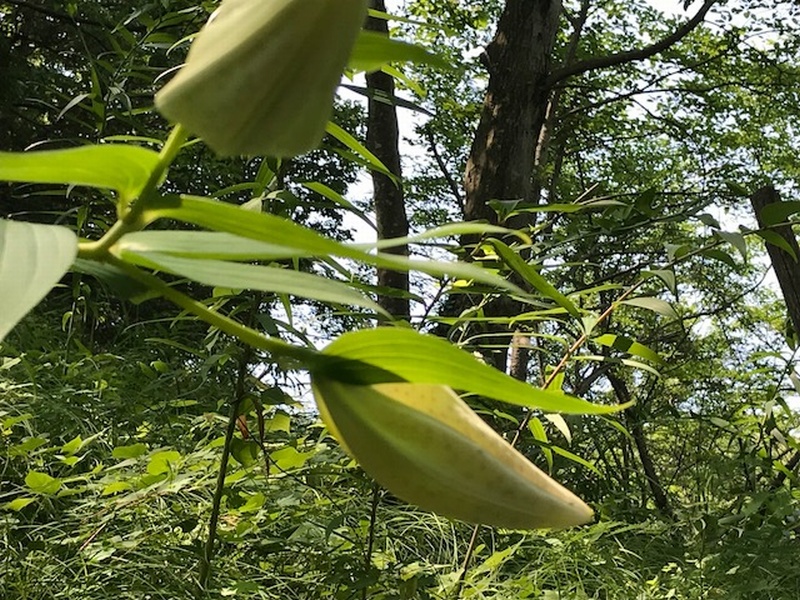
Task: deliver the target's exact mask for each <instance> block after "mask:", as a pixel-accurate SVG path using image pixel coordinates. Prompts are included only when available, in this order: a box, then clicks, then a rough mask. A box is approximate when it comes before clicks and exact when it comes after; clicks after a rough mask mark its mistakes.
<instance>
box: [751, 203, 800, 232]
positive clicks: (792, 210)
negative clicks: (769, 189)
mask: <svg viewBox="0 0 800 600" xmlns="http://www.w3.org/2000/svg"><path fill="white" fill-rule="evenodd" d="M799 212H800V201H798V200H791V201H786V202H772V203H771V204H767V205H766V206H765V207H764V208H762V209H761V214H760V215H759V216H760V218H761V222H762V223H763V224H764V226H765V227H772V226H773V225H777V224H778V223H785V222H786V221H788V220H789V217H790V216H791V215H793V214H796V213H799Z"/></svg>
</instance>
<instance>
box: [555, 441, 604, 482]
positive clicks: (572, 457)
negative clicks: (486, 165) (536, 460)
mask: <svg viewBox="0 0 800 600" xmlns="http://www.w3.org/2000/svg"><path fill="white" fill-rule="evenodd" d="M550 449H551V450H552V451H553V452H555V453H556V454H558V455H559V456H563V457H564V458H567V459H569V460H571V461H572V462H576V463H578V464H579V465H583V466H584V467H586V468H587V469H589V470H590V471H591V472H592V473H594V474H595V475H598V476H599V477H602V476H603V474H602V473H601V472H600V471H599V470H598V469H597V467H595V466H594V464H593V463H591V462H589V461H588V460H586V459H585V458H581V457H580V456H578V455H577V454H574V453H572V452H570V451H569V450H565V449H564V448H561V447H559V446H550Z"/></svg>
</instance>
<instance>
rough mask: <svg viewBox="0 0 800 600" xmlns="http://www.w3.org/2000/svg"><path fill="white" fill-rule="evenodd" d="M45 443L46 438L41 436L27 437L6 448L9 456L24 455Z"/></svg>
mask: <svg viewBox="0 0 800 600" xmlns="http://www.w3.org/2000/svg"><path fill="white" fill-rule="evenodd" d="M45 444H47V440H46V439H45V438H42V437H29V438H27V439H25V440H23V441H21V442H20V443H19V444H15V445H14V446H11V448H9V449H8V455H9V456H25V455H26V454H30V453H31V452H33V451H34V450H36V449H37V448H41V447H42V446H44V445H45Z"/></svg>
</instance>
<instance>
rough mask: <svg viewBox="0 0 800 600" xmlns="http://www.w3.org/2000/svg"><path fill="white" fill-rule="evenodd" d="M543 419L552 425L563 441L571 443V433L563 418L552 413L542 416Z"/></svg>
mask: <svg viewBox="0 0 800 600" xmlns="http://www.w3.org/2000/svg"><path fill="white" fill-rule="evenodd" d="M544 418H545V419H547V420H548V421H550V423H552V424H553V426H555V428H556V429H558V430H559V431H560V432H561V435H563V436H564V439H565V440H567V443H568V444H571V443H572V431H570V429H569V425H567V422H566V421H565V420H564V417H562V416H561V415H559V414H557V413H553V414H546V415H544Z"/></svg>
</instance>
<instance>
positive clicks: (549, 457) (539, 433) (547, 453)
mask: <svg viewBox="0 0 800 600" xmlns="http://www.w3.org/2000/svg"><path fill="white" fill-rule="evenodd" d="M528 429H530V432H531V434H532V435H533V439H535V440H536V441H537V442H544V444H545V445H543V446H542V454H544V458H545V460H546V461H547V468H548V469H549V470H550V471H551V472H552V470H553V451H552V450H551V449H550V448H548V447H547V445H546V444H549V443H550V440H548V439H547V432H546V431H545V430H544V425H543V424H542V421H541V420H540V419H538V418H537V417H531V419H530V420H529V421H528Z"/></svg>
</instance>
